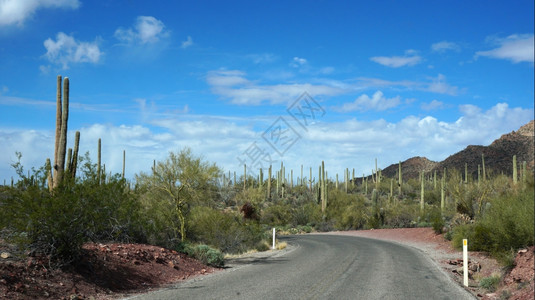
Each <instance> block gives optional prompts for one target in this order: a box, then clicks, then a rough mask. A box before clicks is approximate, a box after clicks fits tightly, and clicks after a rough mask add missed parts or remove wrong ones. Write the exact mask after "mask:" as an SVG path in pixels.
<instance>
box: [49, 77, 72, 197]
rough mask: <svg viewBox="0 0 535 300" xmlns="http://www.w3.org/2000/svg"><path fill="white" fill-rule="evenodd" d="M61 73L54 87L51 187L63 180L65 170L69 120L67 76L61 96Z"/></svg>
mask: <svg viewBox="0 0 535 300" xmlns="http://www.w3.org/2000/svg"><path fill="white" fill-rule="evenodd" d="M61 91H62V90H61V75H58V77H57V89H56V140H55V144H54V167H53V168H51V170H50V171H51V172H54V174H53V175H52V176H51V177H50V178H51V179H52V184H51V186H52V188H55V187H57V186H58V185H59V184H60V183H61V181H62V180H63V174H64V172H65V152H66V149H67V123H68V120H69V78H68V77H65V79H64V80H63V96H64V99H63V101H62V99H61V96H62V93H61Z"/></svg>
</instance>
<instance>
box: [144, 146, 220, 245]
mask: <svg viewBox="0 0 535 300" xmlns="http://www.w3.org/2000/svg"><path fill="white" fill-rule="evenodd" d="M220 176H221V170H220V169H219V168H218V167H217V166H216V165H215V164H210V163H208V162H205V161H203V160H202V158H201V157H195V156H193V154H192V153H191V149H190V148H184V149H183V150H181V151H180V152H179V153H174V152H170V153H169V156H168V157H167V158H166V159H165V160H164V161H160V162H157V163H156V164H155V165H154V166H153V169H152V172H150V173H144V172H141V173H140V174H139V175H136V182H137V184H138V188H139V189H140V190H141V192H142V200H143V202H144V205H145V207H146V208H147V209H148V210H150V211H151V212H152V213H153V214H152V215H154V216H157V217H158V218H159V219H158V220H154V222H155V226H156V227H157V228H155V229H156V231H157V232H160V234H161V236H159V237H157V238H156V239H157V240H159V241H158V242H163V243H169V242H171V243H172V242H173V240H176V239H177V238H178V236H180V240H181V241H184V240H185V238H186V216H187V214H188V212H189V211H190V210H191V208H192V206H198V205H203V206H213V205H214V204H215V201H214V200H215V198H216V197H217V180H218V178H219V177H220ZM162 239H163V240H162Z"/></svg>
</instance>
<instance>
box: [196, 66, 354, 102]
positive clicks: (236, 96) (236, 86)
mask: <svg viewBox="0 0 535 300" xmlns="http://www.w3.org/2000/svg"><path fill="white" fill-rule="evenodd" d="M245 76H246V74H245V73H244V72H242V71H238V70H218V71H210V72H208V74H207V76H206V80H207V82H208V84H209V85H210V86H211V90H212V92H213V93H215V94H216V95H219V96H221V97H224V98H228V99H230V102H231V103H234V104H242V105H260V104H262V103H263V102H269V103H270V104H281V103H288V102H290V101H294V100H295V99H296V98H297V97H299V96H300V95H301V94H303V93H304V92H308V93H309V94H310V95H312V96H318V95H337V94H341V93H343V92H344V91H343V90H342V89H341V88H339V87H336V86H333V85H330V84H328V83H326V84H310V83H292V84H276V85H262V84H259V83H258V82H254V81H250V80H248V79H247V78H245Z"/></svg>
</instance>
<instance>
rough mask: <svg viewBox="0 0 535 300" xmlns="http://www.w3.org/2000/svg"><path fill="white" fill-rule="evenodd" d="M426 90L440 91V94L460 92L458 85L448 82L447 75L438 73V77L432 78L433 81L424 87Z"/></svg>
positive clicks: (454, 94)
mask: <svg viewBox="0 0 535 300" xmlns="http://www.w3.org/2000/svg"><path fill="white" fill-rule="evenodd" d="M423 89H424V90H426V91H428V92H433V93H438V94H447V95H452V96H456V95H457V94H459V88H458V87H456V86H451V85H449V84H448V83H447V82H446V76H444V75H442V74H438V76H437V77H436V78H431V83H429V84H427V85H425V86H424V87H423Z"/></svg>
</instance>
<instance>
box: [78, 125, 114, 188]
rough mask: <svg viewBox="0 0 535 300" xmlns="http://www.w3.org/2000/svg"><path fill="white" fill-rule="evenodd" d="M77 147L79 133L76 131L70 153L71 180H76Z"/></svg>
mask: <svg viewBox="0 0 535 300" xmlns="http://www.w3.org/2000/svg"><path fill="white" fill-rule="evenodd" d="M79 146H80V131H76V134H75V135H74V151H73V153H72V163H71V177H72V178H73V179H74V178H76V168H77V167H78V151H79ZM123 173H124V171H123Z"/></svg>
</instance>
